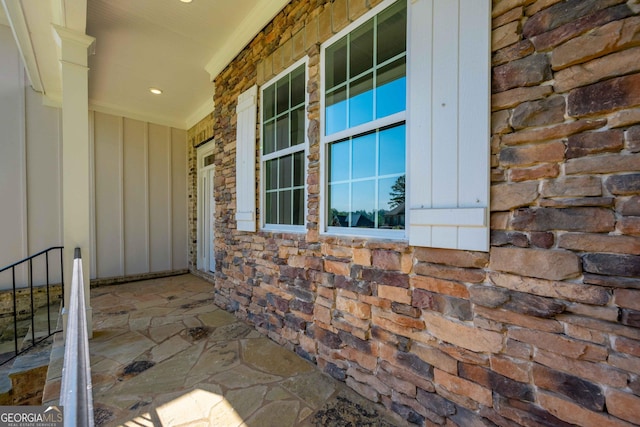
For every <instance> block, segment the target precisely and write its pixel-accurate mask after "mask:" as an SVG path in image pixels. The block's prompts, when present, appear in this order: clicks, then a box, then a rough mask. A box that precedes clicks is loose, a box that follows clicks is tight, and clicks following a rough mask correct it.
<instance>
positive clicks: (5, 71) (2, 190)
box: [0, 26, 27, 288]
mask: <svg viewBox="0 0 640 427" xmlns="http://www.w3.org/2000/svg"><path fill="white" fill-rule="evenodd" d="M22 72H23V70H22V65H21V61H20V55H19V53H18V50H17V49H16V46H15V43H14V41H13V36H12V34H11V29H10V28H8V27H4V26H0V129H2V134H1V136H0V138H1V139H0V183H2V185H0V200H2V210H1V211H0V212H1V218H2V221H0V238H1V239H2V241H3V242H6V243H5V244H2V245H0V266H4V265H7V264H10V263H13V262H15V261H17V260H19V259H21V258H23V257H24V256H25V255H26V252H27V242H26V232H25V227H26V225H25V224H24V221H25V218H26V217H25V215H24V214H25V212H24V209H25V202H24V200H25V198H26V195H25V191H26V188H25V187H24V173H25V172H24V166H25V165H24V150H25V141H24V84H23V78H21V76H20V75H21V73H22ZM18 273H19V272H18ZM19 279H20V280H21V282H24V279H25V276H24V275H23V274H19ZM0 280H1V281H2V282H1V285H2V287H4V288H8V287H10V286H11V274H10V273H4V274H3V275H2V277H0Z"/></svg>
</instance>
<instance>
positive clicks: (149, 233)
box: [90, 111, 187, 279]
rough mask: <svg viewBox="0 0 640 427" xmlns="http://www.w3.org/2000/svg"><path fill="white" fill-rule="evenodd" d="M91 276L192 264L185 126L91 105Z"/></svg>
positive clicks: (162, 269) (170, 268) (120, 275)
mask: <svg viewBox="0 0 640 427" xmlns="http://www.w3.org/2000/svg"><path fill="white" fill-rule="evenodd" d="M90 124H91V126H90V127H91V138H90V139H91V144H92V153H93V156H92V164H93V172H94V174H93V177H94V182H93V188H94V196H93V198H94V200H93V205H94V212H95V214H94V215H93V217H94V220H93V223H92V230H93V233H94V236H95V239H93V241H94V244H95V248H94V250H93V254H94V256H93V258H94V259H93V260H92V261H93V266H94V267H93V268H92V270H91V273H92V274H91V277H92V279H105V278H112V277H123V276H132V275H140V274H145V273H157V272H163V271H173V270H182V269H186V268H187V151H186V150H187V149H186V132H185V131H184V130H180V129H175V128H171V127H168V126H161V125H157V124H153V123H146V122H142V121H138V120H133V119H129V118H126V117H121V116H114V115H110V114H106V113H101V112H97V111H92V112H91V114H90Z"/></svg>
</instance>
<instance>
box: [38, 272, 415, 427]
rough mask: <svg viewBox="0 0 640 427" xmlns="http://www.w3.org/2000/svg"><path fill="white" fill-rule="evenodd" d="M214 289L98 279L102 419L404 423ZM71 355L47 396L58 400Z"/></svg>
mask: <svg viewBox="0 0 640 427" xmlns="http://www.w3.org/2000/svg"><path fill="white" fill-rule="evenodd" d="M212 292H213V286H212V285H211V284H210V283H207V282H206V281H204V280H201V279H200V278H197V277H195V276H192V275H188V274H187V275H183V276H175V277H170V278H165V279H153V280H147V281H141V282H134V283H129V284H124V285H117V286H111V287H101V288H96V289H92V291H91V303H92V308H93V316H94V317H93V324H94V337H93V339H92V340H91V341H90V345H89V346H90V353H91V365H92V381H93V396H94V407H95V419H96V425H97V426H122V425H126V426H141V425H142V426H223V427H226V426H230V427H231V426H249V427H269V426H274V427H286V426H315V425H317V426H330V425H335V426H338V425H341V426H342V425H359V426H374V425H378V426H391V425H404V424H403V423H402V421H401V420H400V419H399V417H397V416H395V414H390V413H388V412H387V411H386V410H385V409H384V408H383V407H382V406H380V405H374V404H373V403H371V402H369V401H367V400H366V399H363V398H362V397H360V396H358V395H357V394H356V393H355V392H353V391H351V390H350V389H348V388H347V387H346V386H345V385H344V384H343V383H341V382H338V381H336V380H334V379H333V378H330V377H328V376H327V375H325V374H323V373H321V372H320V371H319V370H318V368H317V367H316V366H315V365H313V364H311V363H309V362H308V361H306V360H304V359H302V358H300V357H299V356H298V355H296V354H295V353H293V352H291V351H289V350H287V349H285V348H283V347H281V346H279V345H277V344H276V343H274V342H273V341H271V340H270V339H268V338H267V337H265V336H263V335H261V334H260V333H258V332H257V331H256V330H255V329H253V328H251V327H250V326H248V325H246V324H245V323H243V322H242V321H240V320H238V319H236V318H235V317H234V316H233V314H231V313H227V312H226V311H224V310H222V309H220V308H218V307H216V306H215V305H214V304H213V298H212V297H213V294H212ZM58 335H59V337H57V338H58V339H57V340H56V344H55V345H56V346H58V347H59V346H61V345H62V339H60V337H61V336H62V334H58ZM62 353H63V352H62V351H54V354H58V355H60V354H62ZM61 363H62V360H61V359H58V360H54V361H52V365H51V367H50V372H49V377H48V380H47V381H48V387H47V388H46V391H45V397H44V403H45V404H48V403H57V400H58V395H57V393H58V387H56V385H58V384H59V382H60V371H61V370H60V369H59V368H60V367H59V365H60V364H61ZM345 402H347V403H345ZM336 408H342V409H341V410H340V411H342V415H341V414H340V413H339V412H340V411H338V412H337V411H336ZM363 414H364V415H366V417H364V418H363ZM349 423H351V424H349Z"/></svg>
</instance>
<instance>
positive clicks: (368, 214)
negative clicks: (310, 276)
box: [328, 123, 406, 229]
mask: <svg viewBox="0 0 640 427" xmlns="http://www.w3.org/2000/svg"><path fill="white" fill-rule="evenodd" d="M405 132H406V129H405V125H404V123H401V124H399V125H395V126H392V127H388V128H384V129H378V130H376V131H375V132H372V133H369V134H365V135H359V136H355V137H351V138H348V139H346V140H342V141H337V142H334V143H332V144H330V145H329V147H328V149H329V156H328V157H329V159H330V164H329V167H330V173H329V182H328V189H329V196H328V200H329V206H328V212H329V215H328V225H329V226H333V227H349V228H373V229H404V215H405V208H404V197H405V193H404V191H405V190H404V180H405V146H406V141H405V139H406V138H405ZM349 159H352V160H349Z"/></svg>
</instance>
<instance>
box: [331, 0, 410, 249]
mask: <svg viewBox="0 0 640 427" xmlns="http://www.w3.org/2000/svg"><path fill="white" fill-rule="evenodd" d="M397 1H406V0H384V1H383V2H382V3H380V4H378V5H377V6H376V7H374V8H373V9H371V10H369V11H368V12H367V13H365V14H364V15H362V16H361V17H360V18H358V19H357V20H355V21H353V22H352V23H351V24H349V25H348V26H347V27H346V28H344V29H343V30H341V31H340V32H339V33H337V34H335V35H333V36H332V37H330V38H329V39H328V40H327V41H325V42H324V43H322V46H321V48H320V64H319V67H320V126H319V127H320V206H319V209H320V224H319V227H320V234H321V235H327V236H341V237H342V236H345V237H349V236H353V237H365V238H374V239H389V240H401V241H407V240H408V239H409V236H408V224H409V215H408V213H409V209H407V208H405V229H404V230H383V229H375V228H356V227H331V226H329V225H328V224H327V207H328V189H327V187H328V184H327V177H328V159H327V149H328V147H329V144H330V143H332V142H335V141H339V140H340V139H345V138H348V137H350V136H354V135H357V134H359V133H360V132H366V131H367V130H372V129H378V128H382V127H385V126H387V125H390V124H395V123H399V122H401V121H403V120H404V121H405V123H406V114H407V110H408V108H409V104H408V103H407V104H406V108H405V111H402V112H400V113H396V114H393V115H391V116H386V117H383V118H380V119H376V120H373V121H371V122H367V123H364V124H362V125H359V126H355V127H352V128H349V129H347V130H344V131H340V132H336V133H333V134H331V135H325V98H326V97H325V77H326V76H325V72H324V65H325V63H326V58H325V51H326V49H327V47H328V46H331V45H332V44H333V43H335V42H337V41H338V40H340V39H341V38H343V37H344V36H346V35H347V34H349V33H350V32H352V31H353V30H355V29H356V28H358V27H359V26H361V25H362V24H364V23H365V22H367V21H368V20H370V19H371V18H373V17H374V16H376V15H377V14H379V13H380V12H382V11H384V10H385V9H387V8H389V7H390V6H392V5H393V4H394V3H396V2H397ZM407 13H408V8H407ZM407 18H408V16H407ZM408 23H409V20H408V19H407V31H408V30H409V28H408ZM407 41H408V40H407ZM408 47H409V45H408V43H407V49H408ZM408 53H409V52H408V51H407V56H406V57H407V58H408ZM405 128H406V129H407V133H406V136H405V138H408V135H409V133H408V126H406V127H405ZM405 141H408V139H405ZM407 145H408V144H407ZM406 153H408V150H406ZM408 172H409V170H408V156H405V176H407V175H408ZM406 194H407V195H408V191H407V193H406ZM405 206H409V205H408V203H405Z"/></svg>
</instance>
